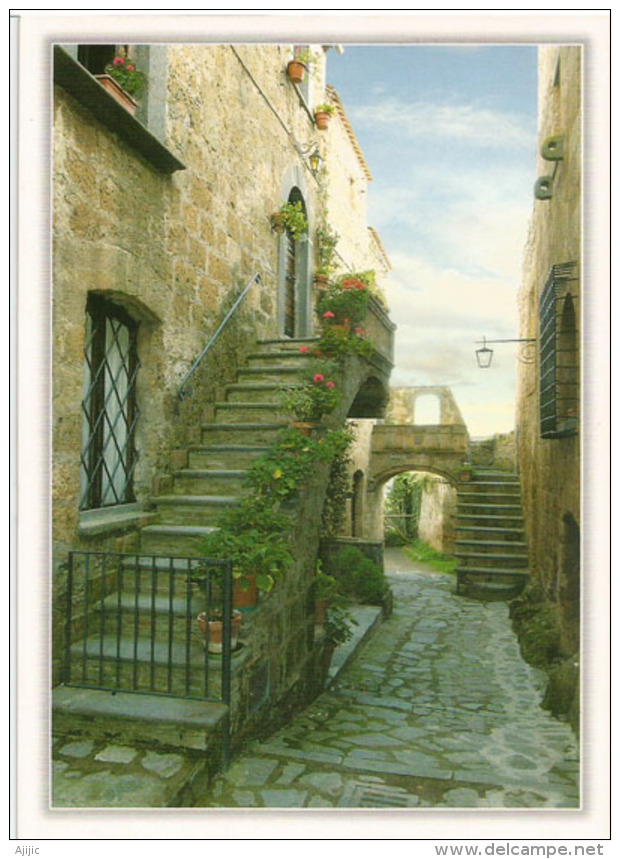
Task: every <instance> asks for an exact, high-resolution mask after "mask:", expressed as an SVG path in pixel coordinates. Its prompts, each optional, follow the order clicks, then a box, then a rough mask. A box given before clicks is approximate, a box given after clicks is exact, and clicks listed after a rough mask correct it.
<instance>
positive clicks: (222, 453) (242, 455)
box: [188, 444, 269, 470]
mask: <svg viewBox="0 0 620 859" xmlns="http://www.w3.org/2000/svg"><path fill="white" fill-rule="evenodd" d="M268 450H269V446H268V445H266V444H264V445H258V444H254V445H251V444H210V445H209V444H205V445H199V446H196V447H190V448H189V451H188V454H189V457H188V465H189V467H190V468H191V469H200V470H211V469H215V470H217V469H232V468H233V467H234V468H246V467H247V466H248V465H251V463H252V462H253V461H254V460H255V459H258V458H259V457H260V456H263V455H264V454H265V453H266V452H267V451H268Z"/></svg>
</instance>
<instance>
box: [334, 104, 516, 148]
mask: <svg viewBox="0 0 620 859" xmlns="http://www.w3.org/2000/svg"><path fill="white" fill-rule="evenodd" d="M349 113H350V116H351V119H352V120H353V122H354V124H355V125H356V126H360V127H363V126H365V125H369V124H373V125H374V124H377V123H380V124H381V125H382V126H383V127H385V128H386V131H387V133H388V134H394V133H399V134H403V135H405V136H406V137H408V138H410V139H420V138H431V139H437V140H442V141H446V140H456V141H459V142H461V143H469V144H472V145H473V146H475V147H477V148H479V147H483V148H489V147H494V148H497V147H500V146H501V147H502V148H510V147H512V148H518V149H525V148H527V147H529V146H531V143H532V130H531V129H530V128H529V127H528V126H527V125H526V123H525V122H524V121H523V119H522V117H521V116H519V115H518V114H511V113H508V112H505V111H501V110H492V109H490V108H488V107H480V106H476V105H473V104H458V103H445V104H438V103H430V102H425V101H417V102H402V101H398V100H397V99H389V100H385V101H382V102H380V103H374V104H368V105H364V106H363V107H355V108H353V109H352V110H350V111H349Z"/></svg>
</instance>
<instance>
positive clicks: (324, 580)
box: [314, 561, 338, 624]
mask: <svg viewBox="0 0 620 859" xmlns="http://www.w3.org/2000/svg"><path fill="white" fill-rule="evenodd" d="M314 586H315V587H314V621H315V623H318V624H322V623H324V621H325V618H326V616H327V610H328V609H329V608H330V607H331V605H332V603H333V602H334V600H335V599H336V597H337V596H338V582H337V581H336V579H335V578H334V577H333V576H328V575H327V574H326V573H324V572H322V570H321V562H320V561H317V574H316V578H315V580H314Z"/></svg>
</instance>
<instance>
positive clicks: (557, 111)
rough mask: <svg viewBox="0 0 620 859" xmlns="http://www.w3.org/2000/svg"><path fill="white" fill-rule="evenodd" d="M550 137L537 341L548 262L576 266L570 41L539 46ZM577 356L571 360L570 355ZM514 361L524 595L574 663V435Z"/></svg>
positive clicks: (528, 321) (523, 297)
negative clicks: (526, 568)
mask: <svg viewBox="0 0 620 859" xmlns="http://www.w3.org/2000/svg"><path fill="white" fill-rule="evenodd" d="M557 135H563V139H564V157H563V159H562V160H560V161H556V162H550V161H548V160H545V159H543V158H542V156H541V155H540V154H539V156H538V164H537V175H538V176H539V177H540V176H545V175H553V183H552V197H551V199H546V200H537V201H536V202H535V203H534V210H533V215H532V220H531V226H530V232H529V237H528V242H527V247H526V254H525V263H524V272H523V285H522V288H521V291H520V295H519V314H520V334H519V336H520V337H523V338H529V337H533V338H539V337H540V331H539V326H538V316H539V313H538V306H539V300H540V296H541V293H542V290H543V288H544V286H545V283H546V282H547V278H548V276H549V272H550V269H551V267H552V266H554V265H558V264H561V263H567V262H575V263H577V271H578V264H579V261H580V253H581V251H580V243H581V234H580V223H581V192H580V187H581V49H580V48H579V47H558V46H544V47H540V48H539V153H540V147H541V146H542V145H543V142H544V141H545V140H547V139H548V138H550V137H553V136H557ZM569 289H570V290H571V293H572V295H573V298H574V303H575V311H576V315H577V320H579V318H580V311H579V296H580V288H579V281H578V280H577V281H576V282H573V283H571V284H570V286H569ZM578 324H579V323H578ZM537 345H539V344H537ZM576 357H577V363H579V355H577V356H576ZM518 367H519V372H518V378H517V427H518V457H519V464H520V471H521V481H522V488H523V507H524V515H525V521H526V531H527V540H528V547H529V556H530V572H531V587H530V591H531V594H532V595H533V596H532V600H533V605H534V606H535V605H539V606H540V607H541V611H542V610H545V611H547V610H548V611H550V612H551V613H552V614H553V615H554V616H556V617H557V622H558V624H559V630H560V635H559V640H558V646H557V648H556V658H562V656H564V657H567V658H569V659H573V657H572V654H573V653H575V651H576V650H577V647H578V640H579V629H578V622H579V564H578V562H577V563H575V557H577V558H578V556H579V548H578V547H579V522H580V515H579V511H580V438H579V434H575V435H572V436H567V437H564V438H541V435H540V418H539V393H540V384H539V378H538V366H537V364H519V365H518ZM524 634H525V633H524ZM573 661H574V660H573ZM573 682H574V678H573ZM573 695H574V696H575V695H576V691H575V687H573ZM575 700H576V699H575Z"/></svg>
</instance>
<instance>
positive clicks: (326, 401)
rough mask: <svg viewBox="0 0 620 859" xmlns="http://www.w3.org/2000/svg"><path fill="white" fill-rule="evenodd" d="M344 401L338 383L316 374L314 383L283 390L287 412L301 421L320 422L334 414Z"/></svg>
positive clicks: (283, 399)
mask: <svg viewBox="0 0 620 859" xmlns="http://www.w3.org/2000/svg"><path fill="white" fill-rule="evenodd" d="M341 400H342V394H341V392H340V391H339V390H338V388H337V386H336V382H334V381H333V379H330V378H329V377H327V378H326V377H325V375H324V374H323V373H320V372H316V373H314V375H313V377H312V381H308V382H305V383H303V384H300V385H290V386H287V387H285V388H283V389H282V395H281V402H282V406H283V407H284V408H285V409H286V411H288V412H291V413H292V414H293V415H295V417H296V418H297V419H298V420H300V421H318V420H320V419H321V417H322V416H323V415H326V414H329V413H330V412H333V410H334V409H335V408H336V406H337V405H338V404H339V403H340V401H341Z"/></svg>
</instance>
